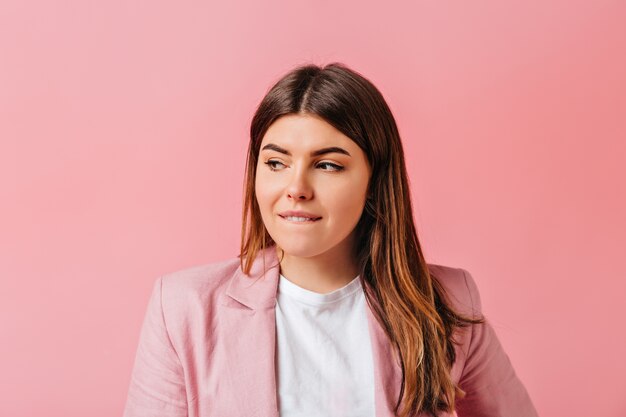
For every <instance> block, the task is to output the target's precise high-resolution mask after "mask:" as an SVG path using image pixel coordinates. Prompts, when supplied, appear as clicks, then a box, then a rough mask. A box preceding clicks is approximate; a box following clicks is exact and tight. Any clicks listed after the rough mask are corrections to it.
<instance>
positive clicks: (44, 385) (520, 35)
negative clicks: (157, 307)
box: [0, 0, 626, 417]
mask: <svg viewBox="0 0 626 417" xmlns="http://www.w3.org/2000/svg"><path fill="white" fill-rule="evenodd" d="M380 4H381V3H380V2H370V3H367V2H363V1H343V2H331V1H327V0H325V1H318V2H310V1H307V2H277V1H272V2H268V1H247V2H221V3H219V4H218V3H217V2H209V1H204V2H200V1H179V2H164V1H149V2H148V1H104V0H101V1H99V2H96V1H85V0H74V1H64V2H60V1H33V0H26V1H24V0H9V1H3V2H1V3H0V62H1V63H0V138H1V142H0V144H1V148H0V193H1V194H0V201H1V204H2V205H1V207H2V216H1V217H0V279H1V281H0V331H1V332H2V342H1V343H0V370H1V371H0V415H2V416H13V417H21V416H29V417H30V416H35V415H37V416H48V417H56V416H63V417H73V416H77V417H78V416H92V417H100V416H102V417H105V416H114V415H120V414H121V412H122V408H123V405H124V401H125V398H126V390H127V388H128V382H129V377H130V370H131V366H132V363H133V359H134V354H135V349H136V344H137V341H138V336H139V333H138V332H139V326H140V325H141V321H142V319H143V314H144V311H145V307H146V303H147V299H148V295H149V291H150V288H151V285H152V283H153V282H154V280H155V279H156V278H157V276H159V275H161V274H164V273H167V272H172V271H175V270H178V269H182V268H186V267H189V266H193V265H198V264H203V263H208V262H212V261H215V260H220V259H224V258H230V257H234V256H235V255H236V254H237V250H238V247H239V246H238V245H239V227H240V210H241V193H242V181H243V168H244V162H245V151H246V147H247V140H248V136H247V134H248V128H249V123H250V119H251V117H252V114H253V112H254V109H255V106H256V105H257V103H258V102H259V100H260V99H261V98H262V96H263V95H264V93H265V92H266V91H267V89H268V88H269V87H270V86H271V84H272V83H273V82H274V81H275V80H276V79H277V78H278V77H280V76H281V75H282V74H284V73H285V72H286V71H288V70H289V69H291V68H292V67H293V66H295V65H297V64H301V63H306V62H314V63H317V64H326V63H329V62H332V61H341V62H344V63H346V64H347V65H349V66H351V67H352V68H354V69H356V70H357V71H360V72H362V73H363V74H364V75H365V76H366V77H368V78H370V79H371V80H372V81H373V82H374V83H375V84H376V85H377V86H378V87H379V88H380V90H381V91H382V92H383V94H384V95H385V97H386V99H387V100H388V102H389V104H390V106H391V108H392V110H393V112H394V114H395V116H396V118H397V121H398V124H399V127H400V131H401V135H402V138H403V141H404V146H405V151H406V155H407V159H408V161H407V163H408V168H409V171H410V176H411V180H412V187H413V193H414V200H415V208H416V213H415V216H416V219H417V222H418V226H419V229H418V232H419V234H420V238H421V241H422V243H423V245H424V248H425V251H426V256H427V258H428V259H429V261H431V262H434V263H442V264H445V265H450V266H457V267H463V268H466V269H468V270H469V271H470V272H471V273H472V274H473V276H474V278H475V279H476V281H477V282H478V285H479V288H480V290H481V294H482V297H483V303H484V310H485V313H486V314H487V316H488V317H489V318H490V320H491V322H492V323H493V324H494V326H495V328H496V331H497V332H498V334H499V336H500V338H501V340H502V343H503V344H504V346H505V348H506V350H507V352H508V354H509V356H510V358H511V360H512V361H513V364H514V366H515V368H516V370H517V372H518V374H519V376H520V378H521V379H522V381H523V382H524V383H525V385H526V386H527V388H528V391H529V393H530V395H531V397H532V398H533V400H534V402H535V404H536V406H537V409H538V411H539V413H540V414H541V415H542V416H548V417H549V416H569V417H578V416H580V417H583V416H585V417H586V416H591V415H592V416H610V417H612V416H615V417H617V416H623V415H625V414H626V400H625V399H624V392H626V386H625V385H624V382H623V377H624V375H625V374H626V360H625V359H624V354H625V350H624V349H625V346H626V343H625V342H626V332H625V331H624V329H625V327H626V326H625V325H624V318H625V317H626V308H625V307H624V304H625V301H624V295H625V293H626V288H625V287H626V283H625V282H626V281H625V279H624V278H626V274H625V273H624V267H623V266H622V265H621V264H620V262H621V261H620V259H623V257H624V252H625V249H626V236H625V235H626V233H625V231H626V221H625V219H624V217H625V212H626V198H625V195H626V190H625V185H624V178H625V177H626V169H625V168H624V166H625V164H626V144H625V143H626V140H625V138H626V122H625V109H626V79H625V78H626V75H625V74H626V29H625V26H624V21H626V6H625V3H624V2H622V1H602V0H594V1H571V0H568V1H564V0H563V1H530V2H526V1H495V0H493V1H472V2H466V1H463V2H449V1H420V2H412V1H411V2H408V1H407V2H406V3H405V4H391V5H387V6H385V7H384V8H381V7H380Z"/></svg>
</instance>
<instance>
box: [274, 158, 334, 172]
mask: <svg viewBox="0 0 626 417" xmlns="http://www.w3.org/2000/svg"><path fill="white" fill-rule="evenodd" d="M274 163H277V164H281V165H284V164H283V163H282V162H280V161H273V160H269V161H265V162H264V164H265V165H267V166H268V167H269V168H270V170H272V171H278V170H277V169H276V168H274V166H273V165H272V164H274ZM320 165H329V166H331V167H333V169H332V170H331V169H324V170H323V171H328V172H339V171H343V167H342V166H339V165H337V164H333V163H331V162H320V163H319V164H317V166H320Z"/></svg>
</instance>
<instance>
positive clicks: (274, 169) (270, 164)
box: [265, 161, 284, 171]
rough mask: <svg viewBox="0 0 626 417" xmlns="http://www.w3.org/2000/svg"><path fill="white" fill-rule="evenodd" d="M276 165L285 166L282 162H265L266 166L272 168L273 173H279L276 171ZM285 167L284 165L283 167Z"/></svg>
mask: <svg viewBox="0 0 626 417" xmlns="http://www.w3.org/2000/svg"><path fill="white" fill-rule="evenodd" d="M274 164H279V165H283V164H282V163H281V162H279V161H266V162H265V165H267V166H269V167H270V169H271V170H272V171H278V170H277V169H276V165H274ZM283 166H284V165H283Z"/></svg>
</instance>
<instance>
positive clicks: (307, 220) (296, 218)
mask: <svg viewBox="0 0 626 417" xmlns="http://www.w3.org/2000/svg"><path fill="white" fill-rule="evenodd" d="M285 219H287V220H289V221H292V222H313V221H315V220H316V219H312V218H310V217H292V216H286V217H285Z"/></svg>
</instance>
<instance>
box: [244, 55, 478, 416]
mask: <svg viewBox="0 0 626 417" xmlns="http://www.w3.org/2000/svg"><path fill="white" fill-rule="evenodd" d="M288 114H313V115H317V116H319V117H321V118H322V119H324V120H325V121H326V122H328V123H329V124H331V125H332V126H333V127H335V128H336V129H337V130H339V131H340V132H341V133H343V134H344V135H346V136H348V137H349V138H350V139H352V140H353V141H354V142H355V143H356V144H357V145H358V146H359V147H360V148H361V149H362V150H363V151H364V153H365V154H366V155H367V158H368V161H369V163H370V166H371V168H372V176H371V180H370V183H369V190H368V191H369V192H368V195H369V197H368V198H367V200H366V203H365V208H364V210H363V214H362V215H361V218H360V220H359V222H358V224H357V226H356V228H357V231H356V234H357V239H356V245H357V248H355V249H356V253H357V254H358V255H357V262H358V265H359V270H360V277H361V278H360V279H361V280H362V284H363V287H364V288H365V296H366V300H367V303H368V304H369V306H370V308H371V309H372V311H373V312H374V313H375V317H376V319H377V320H378V322H379V323H380V324H381V327H382V328H383V329H384V330H385V333H386V334H387V336H388V337H389V339H390V340H391V342H392V343H393V345H394V346H395V347H396V349H397V353H398V358H399V361H400V364H401V365H402V375H403V381H402V386H401V389H400V395H399V398H398V401H397V403H396V412H398V410H399V408H400V406H401V405H402V407H401V408H402V411H401V412H400V414H399V415H400V416H401V417H406V416H412V415H417V414H418V413H420V412H429V413H431V414H432V415H437V414H438V412H439V411H447V412H452V411H453V410H454V408H455V399H456V398H457V396H458V397H459V398H462V397H463V396H464V395H465V393H464V392H463V391H462V390H461V389H460V387H458V386H457V385H456V384H454V382H453V381H452V378H451V375H450V369H451V368H452V364H453V363H454V361H455V358H456V355H455V350H454V346H453V343H454V344H456V343H457V342H456V341H455V340H454V338H453V331H454V330H455V328H457V327H466V326H469V325H470V323H482V322H483V321H484V317H479V318H470V317H466V316H464V315H461V314H460V313H458V312H456V311H455V310H453V309H452V307H451V304H450V302H449V300H448V297H447V295H446V294H445V290H444V289H443V287H442V286H441V285H440V284H439V282H438V281H437V279H436V277H435V276H434V275H433V274H432V273H431V272H430V271H429V268H428V266H427V263H426V261H425V259H424V256H423V254H422V249H421V247H420V243H419V241H418V238H417V231H416V227H415V225H414V222H413V208H412V203H411V196H410V190H409V184H408V179H407V172H406V167H405V162H404V152H403V149H402V144H401V141H400V135H399V133H398V128H397V126H396V122H395V119H394V117H393V115H392V113H391V110H390V109H389V106H388V105H387V103H386V102H385V99H384V98H383V96H382V94H381V93H380V92H379V91H378V89H376V87H375V86H374V85H373V84H372V83H371V82H370V81H369V80H367V79H366V78H365V77H363V76H362V75H361V74H359V73H357V72H356V71H354V70H352V69H349V68H348V67H347V66H346V65H344V64H342V63H337V62H335V63H331V64H328V65H326V66H324V67H320V66H317V65H314V64H307V65H302V66H299V67H296V68H295V69H293V70H292V71H290V72H288V73H287V74H286V75H284V76H283V77H282V78H281V79H280V80H278V81H277V82H276V83H275V84H274V86H273V87H272V88H271V89H270V90H269V91H268V92H267V94H266V95H265V97H264V98H263V100H262V101H261V103H260V104H259V106H258V108H257V110H256V112H255V114H254V117H253V119H252V123H251V126H250V143H249V147H248V155H247V160H246V175H245V187H244V202H243V221H242V229H241V253H240V254H239V258H240V259H241V268H242V270H243V271H244V272H245V273H246V274H249V272H250V269H251V267H252V263H253V261H254V259H255V257H256V255H257V253H258V252H259V251H261V250H264V249H265V248H267V247H269V246H271V245H274V244H275V242H274V241H273V239H272V237H271V236H270V235H269V233H268V232H267V229H266V228H265V226H264V224H263V220H262V218H261V213H260V210H259V206H258V203H257V200H256V195H255V190H254V184H255V177H256V166H257V162H258V157H259V148H260V146H261V141H262V139H263V136H264V135H265V132H266V131H267V129H268V128H269V126H270V125H271V124H272V123H273V122H274V121H276V120H277V119H278V118H279V117H281V116H285V115H288ZM244 258H245V263H244ZM366 284H367V285H366Z"/></svg>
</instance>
